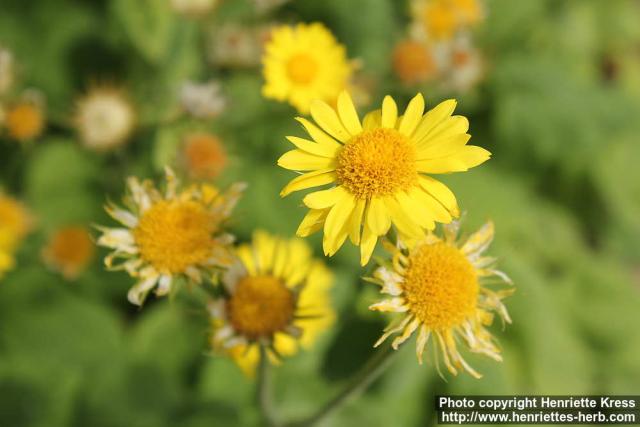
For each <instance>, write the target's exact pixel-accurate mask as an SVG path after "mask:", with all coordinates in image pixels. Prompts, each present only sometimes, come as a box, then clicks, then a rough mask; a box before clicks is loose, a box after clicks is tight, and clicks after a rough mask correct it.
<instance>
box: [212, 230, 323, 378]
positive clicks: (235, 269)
mask: <svg viewBox="0 0 640 427" xmlns="http://www.w3.org/2000/svg"><path fill="white" fill-rule="evenodd" d="M237 256H238V261H237V263H236V264H235V265H233V266H232V267H231V268H229V270H228V271H227V273H226V274H225V275H224V276H223V279H222V282H223V284H224V288H225V291H226V295H225V296H224V297H223V298H221V299H218V300H216V301H215V302H213V303H211V305H210V312H211V316H212V322H213V327H214V332H213V335H212V338H211V341H212V342H211V343H212V346H213V348H214V349H216V350H218V351H222V352H224V353H226V354H228V355H230V356H231V357H232V358H233V359H234V361H235V362H236V363H237V364H238V365H239V366H240V368H242V370H243V371H244V372H245V373H247V374H248V375H252V374H253V372H254V370H255V367H256V365H257V363H258V362H259V357H260V351H259V345H264V346H266V347H267V348H268V349H269V353H268V355H269V358H270V359H271V361H272V362H277V361H278V360H279V358H280V356H291V355H293V354H295V353H296V352H297V351H298V348H299V347H300V346H302V347H303V348H308V347H310V346H311V344H313V342H314V341H315V339H316V337H317V335H318V334H319V333H320V332H322V331H324V330H326V329H327V328H328V327H329V326H330V325H331V323H332V322H333V319H334V313H333V310H332V308H331V303H330V298H329V289H330V287H331V285H332V282H333V275H332V274H331V272H330V271H329V270H328V269H327V268H326V267H325V266H324V264H323V263H322V262H321V261H319V260H315V259H314V258H312V253H311V249H310V248H309V246H308V245H307V244H306V243H305V242H304V241H302V240H300V239H281V238H276V237H273V236H270V235H269V234H267V233H265V232H262V231H257V232H256V233H255V234H254V237H253V244H252V245H242V246H240V247H239V248H238V249H237Z"/></svg>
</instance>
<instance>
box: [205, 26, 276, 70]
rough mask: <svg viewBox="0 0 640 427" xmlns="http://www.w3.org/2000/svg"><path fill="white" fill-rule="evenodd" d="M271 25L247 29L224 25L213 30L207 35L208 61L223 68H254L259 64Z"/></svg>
mask: <svg viewBox="0 0 640 427" xmlns="http://www.w3.org/2000/svg"><path fill="white" fill-rule="evenodd" d="M271 28H272V26H271V25H263V26H259V27H248V26H242V25H238V24H226V25H222V26H220V27H216V28H214V29H213V30H212V31H211V33H210V35H209V47H208V55H209V61H210V62H211V63H212V64H215V65H216V66H223V67H237V68H246V67H255V66H257V65H259V64H260V58H261V57H262V53H263V51H264V43H265V39H266V38H268V35H269V33H270V32H271Z"/></svg>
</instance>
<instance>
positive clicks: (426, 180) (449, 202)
mask: <svg viewBox="0 0 640 427" xmlns="http://www.w3.org/2000/svg"><path fill="white" fill-rule="evenodd" d="M418 182H419V183H420V186H421V187H422V188H423V189H424V190H426V191H427V192H428V193H429V194H431V195H432V196H433V198H434V199H436V200H437V201H439V202H440V203H442V205H443V206H444V207H445V208H447V209H448V210H449V212H450V213H451V215H453V216H454V217H457V216H458V215H460V210H459V209H458V202H457V200H456V196H455V195H454V194H453V192H452V191H451V190H450V189H449V187H447V186H446V185H444V184H443V183H441V182H440V181H438V180H437V179H434V178H431V177H430V176H424V175H420V178H419V180H418Z"/></svg>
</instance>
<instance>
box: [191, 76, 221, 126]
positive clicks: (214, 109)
mask: <svg viewBox="0 0 640 427" xmlns="http://www.w3.org/2000/svg"><path fill="white" fill-rule="evenodd" d="M180 102H181V104H182V107H183V108H184V109H185V110H186V111H187V112H188V113H189V114H191V115H192V116H194V117H196V118H198V119H212V118H214V117H217V116H218V115H220V113H222V111H223V110H224V108H225V107H226V105H227V100H226V99H225V98H224V96H223V95H222V88H221V87H220V83H218V82H217V81H214V80H210V81H208V82H205V83H196V82H191V81H188V82H185V83H184V84H183V85H182V88H181V90H180Z"/></svg>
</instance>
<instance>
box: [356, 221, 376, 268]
mask: <svg viewBox="0 0 640 427" xmlns="http://www.w3.org/2000/svg"><path fill="white" fill-rule="evenodd" d="M377 240H378V236H376V234H375V233H374V232H373V231H371V229H370V228H369V226H368V225H367V222H366V221H365V222H364V227H362V239H361V241H360V265H362V266H365V265H367V263H368V262H369V259H371V254H372V253H373V250H374V249H375V247H376V241H377Z"/></svg>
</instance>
